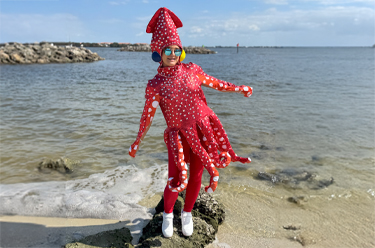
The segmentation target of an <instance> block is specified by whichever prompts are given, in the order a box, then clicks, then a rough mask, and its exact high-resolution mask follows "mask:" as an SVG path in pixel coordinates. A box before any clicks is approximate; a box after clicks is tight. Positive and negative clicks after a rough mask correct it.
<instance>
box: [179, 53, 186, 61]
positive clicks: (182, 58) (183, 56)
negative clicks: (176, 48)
mask: <svg viewBox="0 0 375 248" xmlns="http://www.w3.org/2000/svg"><path fill="white" fill-rule="evenodd" d="M185 57H186V53H185V50H182V53H181V55H180V62H182V61H183V60H184V59H185Z"/></svg>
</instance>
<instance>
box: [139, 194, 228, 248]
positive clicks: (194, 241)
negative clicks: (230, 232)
mask: <svg viewBox="0 0 375 248" xmlns="http://www.w3.org/2000/svg"><path fill="white" fill-rule="evenodd" d="M184 197H185V194H184V193H180V196H179V197H178V199H177V201H176V203H175V206H174V210H173V215H174V218H173V231H174V234H173V236H172V238H169V239H167V238H164V236H163V234H162V230H161V226H162V223H163V208H164V199H161V201H160V202H159V204H158V205H157V206H156V208H155V210H156V213H155V215H154V217H153V219H152V220H151V221H150V222H149V223H148V224H147V226H146V227H145V228H144V229H143V235H142V237H141V238H140V246H139V247H144V248H146V247H194V248H195V247H205V246H206V245H208V244H210V243H212V242H213V241H214V240H215V234H216V233H217V231H218V226H219V224H221V223H222V222H223V221H224V219H225V209H224V205H223V204H221V203H219V202H217V201H216V200H215V199H214V198H213V196H212V195H210V194H208V193H206V192H205V191H204V187H202V188H201V190H200V192H199V196H198V198H197V201H196V203H195V205H194V208H193V210H192V215H193V222H194V232H193V235H192V236H190V237H185V236H184V235H183V234H182V231H181V216H180V214H181V211H182V208H183V206H184Z"/></svg>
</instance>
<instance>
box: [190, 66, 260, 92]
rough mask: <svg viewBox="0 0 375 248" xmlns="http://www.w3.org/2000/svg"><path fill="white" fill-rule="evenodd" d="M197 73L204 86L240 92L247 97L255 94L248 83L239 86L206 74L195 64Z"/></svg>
mask: <svg viewBox="0 0 375 248" xmlns="http://www.w3.org/2000/svg"><path fill="white" fill-rule="evenodd" d="M195 69H196V75H197V77H198V78H199V80H200V81H201V82H202V84H203V85H204V86H207V87H210V88H213V89H215V90H219V91H227V92H238V93H241V94H243V95H244V96H245V97H249V96H251V95H252V94H253V88H252V87H250V86H246V85H241V86H237V85H235V84H232V83H229V82H225V81H223V80H220V79H217V78H214V77H212V76H210V75H208V74H206V73H205V72H204V71H203V70H202V68H201V67H200V66H198V65H195Z"/></svg>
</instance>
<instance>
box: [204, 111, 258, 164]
mask: <svg viewBox="0 0 375 248" xmlns="http://www.w3.org/2000/svg"><path fill="white" fill-rule="evenodd" d="M210 120H211V125H212V128H213V130H214V134H215V137H216V140H217V141H218V143H219V146H218V148H219V151H221V152H227V153H229V154H228V155H230V157H231V161H233V162H236V161H239V162H241V163H250V162H251V159H250V158H244V157H239V156H237V154H235V153H234V151H233V149H232V146H231V144H230V142H229V139H228V136H227V134H226V132H225V130H224V128H223V125H222V124H221V122H220V120H219V118H217V116H216V115H215V116H211V118H210ZM221 156H225V154H224V153H223V155H221Z"/></svg>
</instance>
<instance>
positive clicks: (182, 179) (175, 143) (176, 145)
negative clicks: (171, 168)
mask: <svg viewBox="0 0 375 248" xmlns="http://www.w3.org/2000/svg"><path fill="white" fill-rule="evenodd" d="M168 138H169V141H166V143H167V142H170V146H171V148H172V151H173V153H174V162H175V164H176V166H177V168H178V170H179V171H180V174H179V183H180V184H179V185H177V186H173V185H171V183H172V180H173V177H171V178H168V182H167V185H168V188H169V190H171V191H172V192H181V191H183V190H184V189H186V186H187V183H188V180H187V170H188V168H187V165H186V163H185V161H184V149H183V146H182V141H181V136H180V135H178V131H172V132H170V133H169V137H168ZM164 139H166V134H165V133H164Z"/></svg>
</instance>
